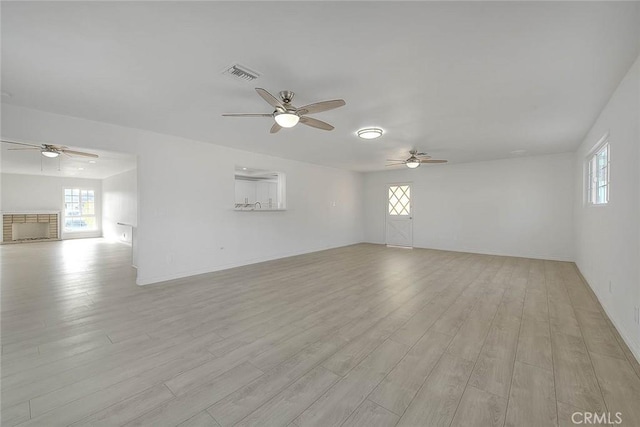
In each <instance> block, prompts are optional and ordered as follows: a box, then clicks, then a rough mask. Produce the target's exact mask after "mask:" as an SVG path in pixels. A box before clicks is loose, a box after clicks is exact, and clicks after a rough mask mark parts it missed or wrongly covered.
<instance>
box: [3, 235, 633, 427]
mask: <svg viewBox="0 0 640 427" xmlns="http://www.w3.org/2000/svg"><path fill="white" fill-rule="evenodd" d="M0 255H1V259H0V267H1V274H2V276H1V279H2V307H1V309H2V318H1V320H2V325H1V327H2V336H1V344H2V356H1V357H2V366H1V368H2V369H1V376H2V378H1V380H2V385H1V388H2V390H1V391H2V425H3V426H6V427H9V426H14V425H20V426H71V425H72V426H84V425H91V426H98V425H104V426H121V425H122V426H123V425H126V426H177V425H180V426H221V427H227V426H233V425H237V426H298V427H302V426H322V427H329V426H396V425H398V426H465V427H468V426H518V427H520V426H528V425H530V426H556V425H571V414H572V413H573V412H575V411H590V412H598V413H602V412H612V413H614V414H615V412H621V413H622V415H621V417H622V420H623V425H629V426H637V425H640V405H638V402H640V377H639V376H638V375H639V373H640V366H638V364H637V361H635V360H634V359H633V356H631V354H630V352H629V350H628V349H627V348H626V347H625V346H624V343H623V342H622V340H621V339H620V337H619V335H618V334H617V332H616V331H615V329H613V326H612V324H611V322H610V321H609V319H608V318H607V316H606V314H605V313H604V311H603V310H602V308H601V307H600V305H599V303H598V301H597V300H596V298H595V296H594V295H593V293H592V292H591V290H590V289H589V288H588V286H587V285H586V284H585V283H584V282H583V281H582V279H581V276H580V275H579V274H578V272H577V270H576V269H575V266H574V265H573V264H572V263H562V262H553V261H541V260H533V259H523V258H510V257H498V256H489V255H476V254H467V253H456V252H446V251H436V250H428V249H414V250H404V249H397V248H387V247H384V246H379V245H371V244H360V245H354V246H349V247H344V248H338V249H332V250H328V251H323V252H316V253H312V254H307V255H302V256H297V257H291V258H285V259H281V260H276V261H270V262H266V263H261V264H255V265H251V266H246V267H241V268H236V269H231V270H226V271H221V272H217V273H211V274H204V275H200V276H195V277H190V278H185V279H180V280H174V281H171V282H166V283H163V284H158V285H151V286H146V287H139V286H136V285H135V270H133V269H132V268H131V267H130V266H129V263H130V259H131V257H130V248H129V247H127V246H125V245H122V244H118V243H111V242H107V241H105V240H103V239H84V240H69V241H61V242H46V243H30V244H20V245H5V246H0Z"/></svg>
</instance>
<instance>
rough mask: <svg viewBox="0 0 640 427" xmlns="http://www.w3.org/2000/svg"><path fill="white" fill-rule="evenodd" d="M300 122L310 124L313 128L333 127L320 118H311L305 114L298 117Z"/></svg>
mask: <svg viewBox="0 0 640 427" xmlns="http://www.w3.org/2000/svg"><path fill="white" fill-rule="evenodd" d="M300 123H302V124H304V125H307V126H311V127H313V128H318V129H322V130H333V129H335V128H334V127H333V126H331V125H330V124H329V123H326V122H323V121H322V120H318V119H312V118H311V117H305V116H302V117H300Z"/></svg>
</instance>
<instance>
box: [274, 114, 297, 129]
mask: <svg viewBox="0 0 640 427" xmlns="http://www.w3.org/2000/svg"><path fill="white" fill-rule="evenodd" d="M275 120H276V123H278V124H279V125H280V126H281V127H283V128H292V127H294V126H295V125H297V124H298V122H299V121H300V117H298V116H297V115H296V114H292V113H280V114H276V116H275Z"/></svg>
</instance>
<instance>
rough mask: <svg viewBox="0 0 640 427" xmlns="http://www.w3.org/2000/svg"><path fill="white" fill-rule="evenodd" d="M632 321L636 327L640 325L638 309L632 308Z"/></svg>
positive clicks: (639, 310) (639, 308) (639, 309)
mask: <svg viewBox="0 0 640 427" xmlns="http://www.w3.org/2000/svg"><path fill="white" fill-rule="evenodd" d="M633 320H635V321H636V323H637V324H638V325H640V307H638V306H635V307H634V308H633Z"/></svg>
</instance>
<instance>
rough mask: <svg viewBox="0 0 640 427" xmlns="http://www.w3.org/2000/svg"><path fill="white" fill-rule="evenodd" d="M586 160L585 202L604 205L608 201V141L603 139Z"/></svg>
mask: <svg viewBox="0 0 640 427" xmlns="http://www.w3.org/2000/svg"><path fill="white" fill-rule="evenodd" d="M587 161H588V174H587V202H588V203H589V204H592V205H605V204H607V203H609V173H610V171H609V162H610V155H609V141H607V140H605V141H604V143H603V144H601V145H600V146H599V147H598V148H597V149H596V151H595V152H594V153H593V154H592V155H591V156H590V157H589V158H588V160H587Z"/></svg>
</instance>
